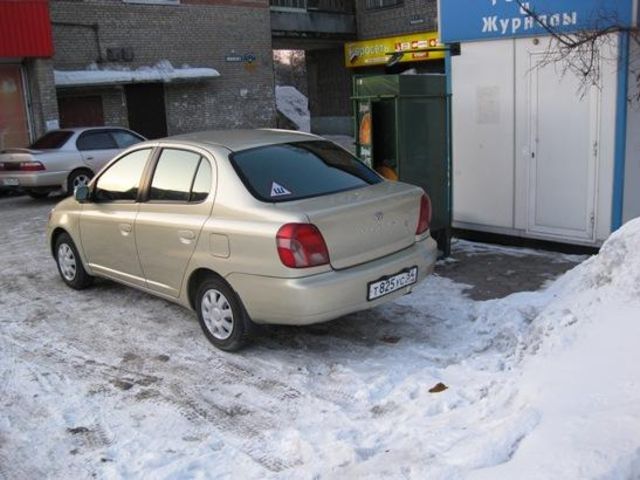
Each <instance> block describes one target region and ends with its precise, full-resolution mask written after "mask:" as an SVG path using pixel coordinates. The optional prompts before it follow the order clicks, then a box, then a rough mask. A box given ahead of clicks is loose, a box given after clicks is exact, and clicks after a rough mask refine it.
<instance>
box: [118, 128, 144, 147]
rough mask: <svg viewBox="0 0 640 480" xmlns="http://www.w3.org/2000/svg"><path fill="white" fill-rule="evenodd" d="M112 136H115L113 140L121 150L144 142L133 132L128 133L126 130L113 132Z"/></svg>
mask: <svg viewBox="0 0 640 480" xmlns="http://www.w3.org/2000/svg"><path fill="white" fill-rule="evenodd" d="M111 135H113V138H114V140H115V141H116V143H117V144H118V147H119V148H127V147H130V146H131V145H135V144H136V143H140V142H142V138H140V137H138V136H136V135H134V134H133V133H131V132H127V131H126V130H112V131H111Z"/></svg>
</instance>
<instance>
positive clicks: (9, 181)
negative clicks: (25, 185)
mask: <svg viewBox="0 0 640 480" xmlns="http://www.w3.org/2000/svg"><path fill="white" fill-rule="evenodd" d="M2 184H3V185H5V186H7V187H17V186H19V185H20V181H19V180H18V179H17V178H3V179H2Z"/></svg>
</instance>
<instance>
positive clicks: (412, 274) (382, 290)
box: [367, 267, 418, 301]
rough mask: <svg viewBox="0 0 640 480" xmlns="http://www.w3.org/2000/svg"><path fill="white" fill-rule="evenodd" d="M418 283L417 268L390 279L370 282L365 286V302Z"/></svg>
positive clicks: (404, 271)
mask: <svg viewBox="0 0 640 480" xmlns="http://www.w3.org/2000/svg"><path fill="white" fill-rule="evenodd" d="M417 281H418V267H411V268H407V269H406V270H403V271H402V272H400V273H397V274H395V275H391V276H390V277H382V278H381V279H380V280H376V281H375V282H370V283H369V284H368V285H367V300H369V301H371V300H375V299H376V298H380V297H384V296H385V295H388V294H390V293H392V292H395V291H396V290H400V289H401V288H404V287H408V286H409V285H413V284H414V283H416V282H417Z"/></svg>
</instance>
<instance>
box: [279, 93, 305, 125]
mask: <svg viewBox="0 0 640 480" xmlns="http://www.w3.org/2000/svg"><path fill="white" fill-rule="evenodd" d="M276 107H277V108H278V111H279V112H280V113H282V114H283V115H284V116H285V117H287V118H288V119H289V120H291V121H292V122H293V123H294V124H295V125H297V126H298V130H300V131H301V132H310V131H311V120H310V118H311V117H310V114H309V100H308V99H307V97H306V96H305V95H304V94H303V93H301V92H300V91H299V90H298V89H297V88H296V87H292V86H286V85H285V86H280V85H278V86H276Z"/></svg>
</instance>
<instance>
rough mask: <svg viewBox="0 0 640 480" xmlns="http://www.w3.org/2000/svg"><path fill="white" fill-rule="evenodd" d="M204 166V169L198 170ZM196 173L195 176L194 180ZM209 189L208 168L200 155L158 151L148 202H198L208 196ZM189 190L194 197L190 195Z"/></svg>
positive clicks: (175, 151)
mask: <svg viewBox="0 0 640 480" xmlns="http://www.w3.org/2000/svg"><path fill="white" fill-rule="evenodd" d="M204 164H206V166H202V167H201V165H204ZM199 167H201V168H199ZM207 167H208V174H207ZM196 172H198V175H197V176H196ZM207 182H208V183H207ZM210 185H211V167H210V166H209V162H208V161H207V160H206V159H203V158H202V157H201V155H200V154H198V153H195V152H190V151H187V150H177V149H171V148H165V149H163V150H162V153H161V154H160V158H158V163H157V165H156V168H155V171H154V172H153V179H152V180H151V190H150V192H149V200H150V201H164V202H167V201H168V202H189V201H201V200H203V199H204V198H206V196H207V194H208V193H209V189H210ZM192 189H193V191H194V195H192Z"/></svg>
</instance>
